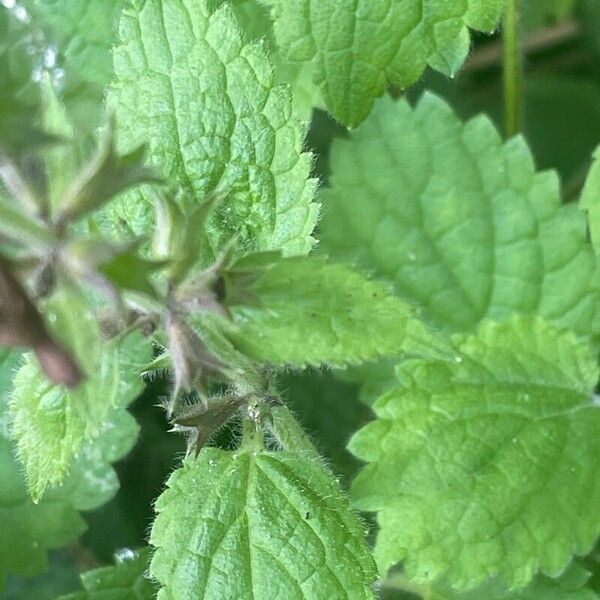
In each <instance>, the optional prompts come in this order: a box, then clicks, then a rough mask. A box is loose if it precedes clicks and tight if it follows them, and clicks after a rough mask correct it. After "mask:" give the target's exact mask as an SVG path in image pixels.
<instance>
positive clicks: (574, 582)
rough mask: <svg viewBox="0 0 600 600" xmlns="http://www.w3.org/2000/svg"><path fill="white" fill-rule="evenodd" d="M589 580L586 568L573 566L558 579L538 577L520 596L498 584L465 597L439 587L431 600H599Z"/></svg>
mask: <svg viewBox="0 0 600 600" xmlns="http://www.w3.org/2000/svg"><path fill="white" fill-rule="evenodd" d="M589 578H590V573H589V572H588V571H587V570H586V569H585V568H584V567H583V566H581V565H580V564H578V563H573V564H571V565H569V567H568V568H567V570H566V571H565V572H564V573H563V574H562V575H561V576H560V577H559V578H558V579H551V578H549V577H541V576H540V577H536V578H535V579H534V580H533V581H532V582H531V583H530V584H529V585H528V586H527V587H526V588H524V589H523V590H519V591H516V592H511V591H508V590H507V589H506V587H504V586H503V585H502V584H501V583H500V582H497V581H495V582H492V583H488V584H485V585H483V586H482V587H480V588H477V589H476V590H473V591H472V592H464V593H461V592H456V591H453V590H452V589H451V588H449V587H443V586H436V587H435V588H434V590H433V591H432V592H431V594H429V595H428V596H427V600H482V599H485V600H598V598H599V596H598V595H597V594H596V593H595V592H594V591H593V590H592V589H590V588H589V587H587V586H586V584H587V582H588V580H589Z"/></svg>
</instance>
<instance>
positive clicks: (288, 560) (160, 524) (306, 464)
mask: <svg viewBox="0 0 600 600" xmlns="http://www.w3.org/2000/svg"><path fill="white" fill-rule="evenodd" d="M167 486H168V487H167V490H166V491H165V492H163V494H162V495H161V496H160V498H159V499H158V500H157V503H156V509H157V512H158V516H157V518H156V521H155V522H154V525H153V528H152V534H151V538H150V542H151V544H152V545H153V546H155V547H156V549H157V550H156V553H155V555H154V557H153V559H152V563H151V568H150V571H151V574H152V575H153V576H154V577H156V578H157V579H158V581H159V582H160V583H161V585H162V589H161V591H160V592H159V595H158V598H159V599H160V600H166V599H173V600H174V599H178V600H179V599H180V598H183V597H185V596H186V595H189V593H190V591H191V590H193V595H194V597H195V598H205V599H206V600H221V599H222V598H236V599H239V600H246V599H248V600H250V599H251V598H260V599H261V600H270V599H273V600H274V599H275V598H283V597H285V598H286V599H289V600H313V599H314V600H317V598H328V597H329V598H348V599H352V600H358V599H360V598H373V593H372V591H371V588H370V586H371V583H372V581H373V579H374V577H375V571H374V565H373V562H372V558H371V556H370V555H369V552H368V550H367V548H366V546H365V544H364V541H363V528H362V526H361V524H360V522H359V521H358V519H357V518H356V517H355V516H354V515H353V514H352V512H351V511H350V509H349V506H348V502H347V500H346V499H345V498H344V496H343V495H342V493H341V491H340V489H339V486H338V484H337V483H336V482H335V481H334V480H333V479H332V478H331V476H330V475H329V474H328V473H327V472H326V471H325V470H324V469H323V468H322V467H321V465H319V464H316V463H315V462H313V461H311V460H309V459H306V458H302V457H300V456H298V455H295V454H291V453H288V452H277V453H268V452H259V453H252V452H236V453H232V452H224V451H222V450H217V449H213V448H211V449H205V450H203V451H202V452H201V454H200V455H199V457H198V458H197V459H188V460H186V462H185V463H184V464H183V466H182V467H181V468H180V469H178V470H177V471H175V473H173V475H172V476H171V477H170V479H169V481H168V482H167Z"/></svg>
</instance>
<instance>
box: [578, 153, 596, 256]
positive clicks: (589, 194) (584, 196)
mask: <svg viewBox="0 0 600 600" xmlns="http://www.w3.org/2000/svg"><path fill="white" fill-rule="evenodd" d="M579 206H580V207H581V208H582V209H583V210H585V211H587V213H588V223H589V227H590V234H591V236H592V243H593V244H594V249H595V250H596V254H600V147H598V148H597V149H596V151H595V152H594V162H593V164H592V167H591V168H590V172H589V174H588V176H587V179H586V182H585V186H584V188H583V191H582V192H581V199H580V201H579Z"/></svg>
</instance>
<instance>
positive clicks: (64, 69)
mask: <svg viewBox="0 0 600 600" xmlns="http://www.w3.org/2000/svg"><path fill="white" fill-rule="evenodd" d="M21 4H22V5H23V6H25V7H26V8H27V9H28V11H29V13H30V14H31V15H32V18H33V22H34V24H35V26H36V28H37V29H39V32H41V33H42V35H43V36H44V38H45V39H44V47H43V48H42V49H41V52H42V57H41V59H40V60H39V62H41V63H42V64H45V66H46V68H47V70H48V71H49V72H50V74H51V76H52V77H53V78H54V79H56V80H57V81H56V83H57V84H58V86H59V87H60V88H61V97H62V100H63V101H64V103H65V105H66V107H67V109H68V111H69V114H70V116H71V117H72V118H73V119H74V120H75V122H76V123H77V125H78V127H79V128H80V129H81V130H83V131H88V132H92V131H93V130H94V128H95V127H96V126H98V124H99V123H100V121H101V117H102V104H103V99H104V92H105V88H106V86H107V85H108V84H109V83H110V80H111V78H112V72H113V68H112V57H111V48H112V46H113V44H114V43H115V41H116V29H117V23H118V19H119V15H120V12H121V9H122V7H123V4H124V0H21ZM38 37H39V34H38Z"/></svg>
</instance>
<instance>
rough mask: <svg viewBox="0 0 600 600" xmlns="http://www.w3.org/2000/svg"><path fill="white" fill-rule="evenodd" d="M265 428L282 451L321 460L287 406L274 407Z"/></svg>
mask: <svg viewBox="0 0 600 600" xmlns="http://www.w3.org/2000/svg"><path fill="white" fill-rule="evenodd" d="M267 427H269V430H270V431H271V433H272V435H273V436H274V437H275V439H276V440H277V441H278V443H279V445H280V446H281V447H282V448H283V449H284V450H291V451H292V452H297V453H298V454H303V455H304V456H306V457H308V458H315V459H318V460H322V459H321V455H320V454H319V451H318V450H317V449H316V448H315V446H314V444H313V443H312V441H311V439H310V437H309V436H308V434H307V433H306V432H305V431H304V429H303V428H302V426H301V425H300V423H298V420H297V419H296V417H295V416H294V413H293V412H292V411H291V410H290V409H289V408H288V407H287V406H283V405H280V406H274V407H273V408H272V409H271V419H270V420H269V421H268V424H267Z"/></svg>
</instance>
